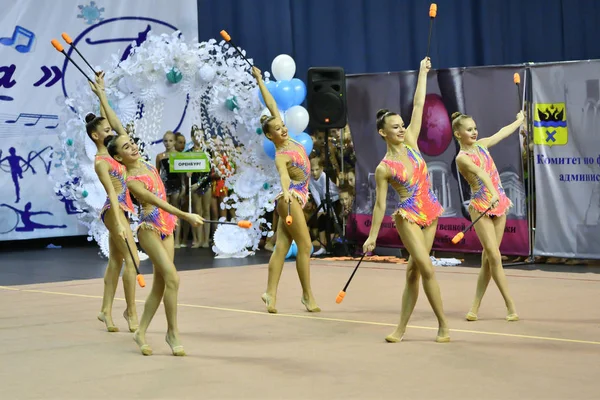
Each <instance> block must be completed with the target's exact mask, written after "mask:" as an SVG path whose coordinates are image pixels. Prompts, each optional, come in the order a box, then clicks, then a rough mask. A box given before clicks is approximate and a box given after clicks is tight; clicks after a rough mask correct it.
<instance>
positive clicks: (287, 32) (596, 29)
mask: <svg viewBox="0 0 600 400" xmlns="http://www.w3.org/2000/svg"><path fill="white" fill-rule="evenodd" d="M430 4H431V1H430V0H198V21H199V40H202V41H204V40H208V39H210V38H216V39H218V40H220V36H219V32H220V31H221V30H222V29H225V30H227V31H228V32H229V33H230V35H231V36H232V38H233V40H234V42H235V43H236V44H237V45H238V46H240V47H242V48H244V49H246V50H247V52H248V55H249V56H250V57H252V58H253V59H254V60H255V62H256V64H257V66H259V67H260V68H261V69H263V70H270V69H271V61H272V60H273V58H275V57H276V56H277V55H279V54H282V53H285V54H289V55H290V56H292V57H293V58H294V60H295V61H296V66H297V72H296V76H297V77H299V78H301V79H303V80H305V79H306V71H307V69H308V68H309V67H311V66H342V67H343V68H344V69H345V71H346V73H347V74H358V73H377V72H387V71H404V70H413V69H416V68H418V65H419V60H420V59H422V58H423V57H424V56H425V53H426V50H427V37H428V32H429V17H428V11H429V5H430ZM437 4H438V16H437V18H436V19H435V22H434V29H433V37H432V40H431V50H430V56H431V57H432V61H433V66H434V68H450V67H459V66H478V65H505V64H518V63H524V62H544V61H565V60H585V59H596V58H600V46H598V43H600V2H598V1H596V0H526V1H525V0H485V1H482V0H438V1H437Z"/></svg>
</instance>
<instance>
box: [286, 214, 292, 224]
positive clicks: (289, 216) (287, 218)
mask: <svg viewBox="0 0 600 400" xmlns="http://www.w3.org/2000/svg"><path fill="white" fill-rule="evenodd" d="M292 221H293V218H292V216H291V215H288V216H287V217H285V223H286V224H288V225H291V224H292Z"/></svg>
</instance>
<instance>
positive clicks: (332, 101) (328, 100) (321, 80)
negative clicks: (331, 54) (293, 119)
mask: <svg viewBox="0 0 600 400" xmlns="http://www.w3.org/2000/svg"><path fill="white" fill-rule="evenodd" d="M307 84H308V87H307V88H306V104H307V107H308V115H309V116H310V122H309V125H310V127H311V128H313V129H318V130H324V129H330V128H340V129H341V128H344V127H345V126H346V123H347V118H348V117H347V112H346V109H347V106H346V74H345V73H344V69H343V68H342V67H313V68H309V69H308V79H307Z"/></svg>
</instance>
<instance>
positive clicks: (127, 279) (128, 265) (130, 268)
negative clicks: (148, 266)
mask: <svg viewBox="0 0 600 400" xmlns="http://www.w3.org/2000/svg"><path fill="white" fill-rule="evenodd" d="M117 217H118V218H119V220H120V222H121V225H122V226H123V227H124V228H125V232H126V235H127V242H125V241H123V240H122V239H121V238H120V237H119V236H115V235H112V234H111V236H112V242H113V244H114V246H115V248H116V249H117V251H118V252H119V253H120V254H121V256H122V257H123V259H124V260H125V270H124V271H123V289H124V292H125V302H126V303H127V309H126V310H125V312H124V313H123V317H124V318H125V320H126V321H127V324H128V325H129V331H130V332H135V330H136V329H137V327H138V317H137V310H136V305H135V285H136V279H135V278H136V275H137V274H136V272H135V266H134V265H133V260H132V259H131V255H130V254H129V249H128V248H127V244H128V243H129V248H131V253H132V254H133V257H134V259H135V263H136V264H137V265H139V264H140V259H139V256H138V253H137V246H136V244H135V239H134V238H133V232H132V231H131V228H130V227H129V221H128V220H127V218H126V217H125V214H124V213H123V212H122V210H119V213H118V214H117ZM104 220H105V224H106V226H107V228H109V230H112V231H114V229H115V227H116V220H115V217H114V214H113V213H110V212H109V213H107V215H106V217H105V218H104ZM119 270H120V267H119ZM117 278H118V275H117Z"/></svg>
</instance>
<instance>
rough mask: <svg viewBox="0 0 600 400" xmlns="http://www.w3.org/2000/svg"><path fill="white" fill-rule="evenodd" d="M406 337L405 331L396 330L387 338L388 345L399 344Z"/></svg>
mask: <svg viewBox="0 0 600 400" xmlns="http://www.w3.org/2000/svg"><path fill="white" fill-rule="evenodd" d="M403 337H404V331H401V330H398V329H396V330H395V331H394V332H393V333H392V334H391V335H387V336H386V337H385V341H386V342H388V343H398V342H401V341H402V338H403Z"/></svg>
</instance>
